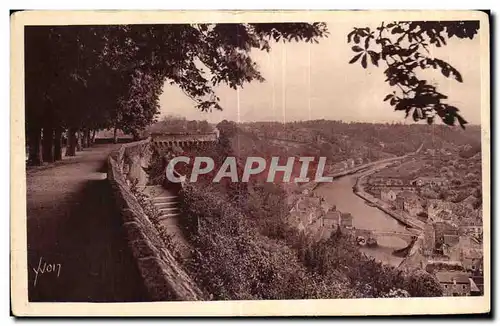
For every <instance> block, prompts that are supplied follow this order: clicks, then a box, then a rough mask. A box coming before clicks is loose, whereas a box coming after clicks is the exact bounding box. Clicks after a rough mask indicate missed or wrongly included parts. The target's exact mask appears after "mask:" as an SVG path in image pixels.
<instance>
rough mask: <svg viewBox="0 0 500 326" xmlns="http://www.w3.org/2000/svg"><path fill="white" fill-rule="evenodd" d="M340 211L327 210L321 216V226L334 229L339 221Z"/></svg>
mask: <svg viewBox="0 0 500 326" xmlns="http://www.w3.org/2000/svg"><path fill="white" fill-rule="evenodd" d="M340 215H341V214H340V212H339V211H329V212H328V213H326V214H325V216H323V227H325V228H330V229H336V228H337V227H338V226H339V225H340V223H341V221H340Z"/></svg>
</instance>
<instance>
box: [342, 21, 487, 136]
mask: <svg viewBox="0 0 500 326" xmlns="http://www.w3.org/2000/svg"><path fill="white" fill-rule="evenodd" d="M478 30H479V22H478V21H399V22H392V23H386V22H382V23H381V24H380V26H378V27H377V28H375V30H373V29H371V28H369V27H362V28H358V27H356V28H354V29H353V30H352V31H351V32H350V33H349V34H348V35H347V42H348V43H351V44H353V46H352V51H353V52H354V53H355V55H354V57H353V58H352V59H351V60H350V61H349V63H351V64H353V63H356V62H359V63H360V64H361V66H362V67H363V68H365V69H366V68H367V67H368V65H369V64H371V65H374V66H376V67H378V66H379V63H380V62H382V63H384V64H385V65H384V66H385V67H386V69H385V70H384V74H385V76H386V80H385V81H386V82H388V83H389V85H390V86H393V87H394V88H396V90H395V91H393V92H392V93H391V94H388V95H387V96H386V97H385V98H384V101H389V103H390V104H391V106H393V107H394V109H395V110H396V111H404V112H405V113H406V117H408V116H409V115H410V114H411V115H412V117H413V119H414V121H419V120H427V122H428V123H429V124H431V123H433V122H434V119H435V116H436V115H437V116H438V117H439V118H440V119H441V120H442V121H443V122H444V123H445V124H447V125H454V124H455V123H456V122H458V123H459V124H460V126H461V127H464V126H465V124H466V123H467V121H466V120H465V119H464V118H463V117H462V116H461V115H460V114H459V113H458V111H459V110H458V108H457V107H455V106H453V105H450V104H447V103H445V102H444V100H446V99H447V98H448V96H446V95H444V94H442V93H441V92H439V91H438V90H437V87H436V86H434V85H431V84H430V83H429V82H428V81H427V80H425V79H422V78H421V77H419V74H418V72H419V70H420V71H421V70H425V69H437V70H439V71H440V72H441V73H442V74H443V75H444V76H445V77H447V78H453V79H455V80H456V81H457V82H460V83H461V82H463V78H462V75H461V74H460V72H459V71H458V70H457V69H456V68H454V67H453V66H452V65H450V64H449V63H447V62H446V61H444V60H442V59H439V58H433V57H432V56H431V55H430V51H429V47H430V46H436V47H441V46H445V45H446V42H447V39H452V38H459V39H465V38H469V39H473V38H474V36H475V35H476V34H477V32H478Z"/></svg>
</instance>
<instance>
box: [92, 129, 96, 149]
mask: <svg viewBox="0 0 500 326" xmlns="http://www.w3.org/2000/svg"><path fill="white" fill-rule="evenodd" d="M95 134H96V130H95V129H94V130H92V140H91V141H92V145H94V143H95Z"/></svg>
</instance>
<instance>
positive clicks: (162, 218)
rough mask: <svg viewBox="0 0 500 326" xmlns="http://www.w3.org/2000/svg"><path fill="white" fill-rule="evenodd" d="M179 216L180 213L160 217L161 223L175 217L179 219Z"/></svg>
mask: <svg viewBox="0 0 500 326" xmlns="http://www.w3.org/2000/svg"><path fill="white" fill-rule="evenodd" d="M177 216H179V213H167V214H163V215H160V217H159V218H158V219H159V220H160V221H163V220H166V219H169V218H174V217H177Z"/></svg>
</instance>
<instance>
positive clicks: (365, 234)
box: [355, 229, 418, 244]
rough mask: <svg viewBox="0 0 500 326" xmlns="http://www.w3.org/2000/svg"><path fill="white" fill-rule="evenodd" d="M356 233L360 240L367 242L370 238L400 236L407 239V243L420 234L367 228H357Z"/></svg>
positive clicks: (404, 239)
mask: <svg viewBox="0 0 500 326" xmlns="http://www.w3.org/2000/svg"><path fill="white" fill-rule="evenodd" d="M355 235H356V237H357V238H358V242H361V243H363V242H364V243H366V241H368V239H375V240H377V239H378V238H380V237H398V238H400V239H402V240H403V241H405V242H406V243H407V244H411V243H412V241H414V240H415V239H416V238H417V237H418V235H417V234H415V233H411V232H400V231H379V230H365V229H355Z"/></svg>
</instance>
